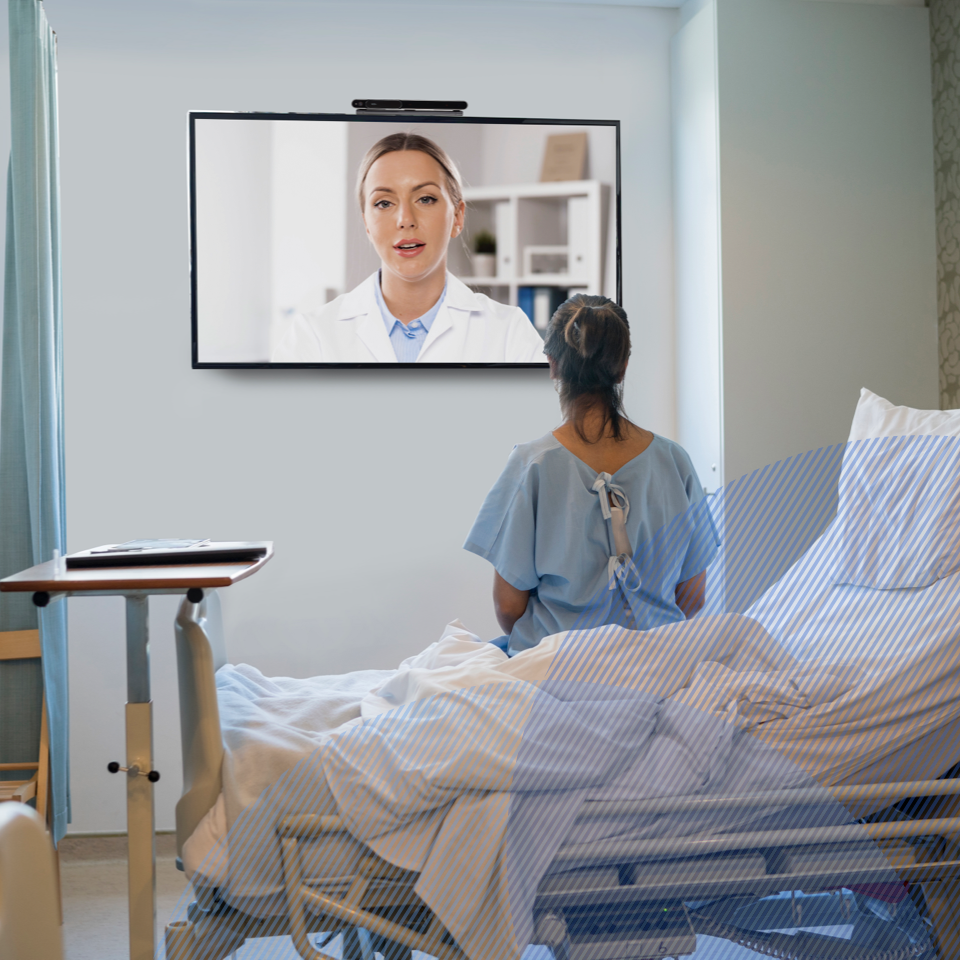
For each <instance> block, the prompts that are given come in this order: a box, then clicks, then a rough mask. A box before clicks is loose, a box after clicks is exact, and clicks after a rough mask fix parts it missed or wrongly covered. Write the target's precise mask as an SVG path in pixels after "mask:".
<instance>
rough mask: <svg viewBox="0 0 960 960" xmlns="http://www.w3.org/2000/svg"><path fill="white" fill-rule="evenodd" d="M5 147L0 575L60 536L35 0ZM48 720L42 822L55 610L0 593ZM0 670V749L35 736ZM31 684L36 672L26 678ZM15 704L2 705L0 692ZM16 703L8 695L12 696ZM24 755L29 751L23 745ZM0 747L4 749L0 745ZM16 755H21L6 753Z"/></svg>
mask: <svg viewBox="0 0 960 960" xmlns="http://www.w3.org/2000/svg"><path fill="white" fill-rule="evenodd" d="M9 13H10V107H11V152H10V167H9V171H8V175H7V224H6V257H5V267H4V269H5V276H4V298H3V355H2V367H0V577H5V576H9V575H10V574H12V573H16V572H17V571H18V570H22V569H24V568H25V567H30V566H32V565H33V564H35V563H40V562H42V561H44V560H50V559H51V558H52V557H53V555H54V550H59V551H60V552H61V554H62V553H64V551H65V546H66V512H65V509H64V464H63V350H62V333H61V314H60V186H59V156H58V146H57V62H56V38H55V36H54V33H53V31H52V30H51V29H50V26H49V24H48V23H47V18H46V15H45V13H44V10H43V5H42V4H41V3H40V2H38V0H9ZM38 613H39V627H40V640H41V646H42V650H43V675H42V681H43V688H44V690H45V692H46V695H47V709H48V715H49V723H50V756H51V767H52V770H51V785H50V786H51V791H50V802H51V805H52V817H51V820H52V827H53V836H54V839H55V840H59V839H60V838H61V837H62V836H63V835H64V833H65V832H66V827H67V823H68V821H69V816H70V813H69V811H70V794H69V766H68V740H67V737H68V711H67V611H66V603H65V602H63V601H61V602H59V603H53V604H51V605H50V606H48V607H46V608H44V609H43V610H41V611H38V610H37V609H36V608H35V607H33V605H32V603H31V600H30V595H29V594H19V595H17V594H0V630H27V629H31V628H34V627H36V626H37V625H38ZM9 666H10V667H11V669H12V670H16V671H18V673H17V675H16V676H13V675H12V673H9V672H8V673H7V675H6V677H0V698H4V699H6V701H7V702H6V703H4V702H3V700H0V717H2V718H3V721H2V722H3V726H2V728H0V751H3V752H6V753H9V752H12V751H20V750H22V749H24V744H25V743H29V742H31V741H32V743H34V744H35V743H36V742H37V735H38V733H37V727H36V725H35V723H31V717H30V714H31V710H30V709H29V707H30V704H29V703H27V702H26V701H27V700H28V699H29V696H30V687H31V678H30V676H29V673H28V671H27V669H26V668H27V667H30V666H32V665H30V664H28V663H26V662H23V661H20V662H18V661H12V662H11V663H10V664H9ZM33 683H34V684H36V680H34V681H33ZM11 699H14V700H17V701H22V703H21V704H19V705H21V706H22V707H23V709H22V710H9V709H7V707H9V706H11V704H10V702H9V701H10V700H11ZM14 705H18V704H14ZM34 756H36V754H34ZM4 759H6V758H5V757H4ZM12 759H14V760H20V759H25V758H24V757H22V756H17V757H15V758H12Z"/></svg>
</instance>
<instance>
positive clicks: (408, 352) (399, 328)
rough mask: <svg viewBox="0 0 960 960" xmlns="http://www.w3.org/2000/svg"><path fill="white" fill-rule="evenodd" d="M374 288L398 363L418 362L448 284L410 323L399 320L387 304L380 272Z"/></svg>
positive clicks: (445, 294)
mask: <svg viewBox="0 0 960 960" xmlns="http://www.w3.org/2000/svg"><path fill="white" fill-rule="evenodd" d="M374 290H375V291H376V294H377V306H378V307H380V315H381V316H382V317H383V324H384V326H385V327H386V328H387V336H388V337H389V338H390V343H391V344H393V352H394V353H395V354H396V357H397V363H416V362H417V357H419V356H420V351H421V350H422V349H423V341H424V340H426V339H427V334H428V333H429V332H430V328H431V327H432V326H433V321H434V320H436V319H437V314H438V313H439V312H440V307H442V306H443V301H444V299H445V297H446V296H447V286H446V284H444V286H443V293H441V294H440V299H439V300H438V301H437V302H436V303H435V304H434V305H433V306H432V307H431V308H430V309H429V310H428V311H427V312H426V313H425V314H424V315H423V316H422V317H418V318H417V319H416V320H411V321H410V322H409V323H403V322H401V321H400V320H398V319H397V318H396V317H395V316H394V315H393V314H392V313H391V312H390V308H389V307H388V306H387V303H386V301H385V300H384V299H383V291H382V290H381V289H380V274H379V273H378V274H377V282H376V283H375V284H374Z"/></svg>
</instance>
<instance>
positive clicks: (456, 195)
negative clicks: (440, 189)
mask: <svg viewBox="0 0 960 960" xmlns="http://www.w3.org/2000/svg"><path fill="white" fill-rule="evenodd" d="M403 150H417V151H419V152H420V153H425V154H426V155H427V156H428V157H432V158H433V159H434V160H436V161H437V163H438V164H440V169H441V170H443V177H444V180H446V187H447V192H448V193H449V194H450V199H451V200H452V201H453V205H454V207H459V206H460V204H461V203H462V202H463V183H462V182H461V180H460V171H459V170H458V169H457V165H456V164H455V163H454V162H453V161H452V160H451V159H450V157H449V156H448V155H447V151H446V150H444V149H443V147H441V146H440V145H439V144H437V143H434V142H433V141H432V140H431V139H430V138H429V137H422V136H420V134H419V133H391V134H388V135H387V136H386V137H383V138H382V139H381V140H378V141H377V142H376V143H375V144H374V145H373V146H372V147H371V148H370V149H369V150H368V151H367V152H366V153H365V154H364V157H363V159H362V160H361V161H360V168H359V169H358V170H357V200H358V201H359V203H360V210H361V212H362V211H363V201H364V197H363V185H364V183H366V180H367V174H368V173H369V172H370V168H371V167H372V166H373V165H374V164H375V163H376V162H377V161H378V160H379V159H380V158H381V157H382V156H384V155H386V154H388V153H397V152H399V151H403Z"/></svg>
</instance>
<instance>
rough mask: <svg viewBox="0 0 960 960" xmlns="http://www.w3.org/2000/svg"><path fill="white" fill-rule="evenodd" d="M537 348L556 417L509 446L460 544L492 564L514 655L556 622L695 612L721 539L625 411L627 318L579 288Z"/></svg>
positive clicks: (653, 618) (677, 452) (681, 473)
mask: <svg viewBox="0 0 960 960" xmlns="http://www.w3.org/2000/svg"><path fill="white" fill-rule="evenodd" d="M544 349H545V351H546V354H547V357H548V359H549V361H550V375H551V377H552V378H553V379H554V380H555V381H556V383H557V390H558V392H559V394H560V408H561V411H562V413H563V423H561V425H560V426H559V427H558V428H557V429H556V430H554V431H553V432H552V433H548V434H547V435H546V436H543V437H541V438H540V439H539V440H534V441H532V442H530V443H522V444H519V445H518V446H516V447H515V448H514V450H513V453H512V454H511V455H510V458H509V459H508V461H507V465H506V468H505V469H504V471H503V474H502V475H501V476H500V479H499V480H498V481H497V482H496V484H495V485H494V487H493V489H492V490H491V491H490V493H489V494H488V495H487V498H486V500H485V501H484V504H483V506H482V508H481V509H480V514H479V516H478V517H477V520H476V523H474V525H473V529H472V530H471V531H470V534H469V536H468V537H467V541H466V543H465V544H464V546H465V548H466V549H467V550H470V551H472V552H473V553H476V554H478V555H479V556H481V557H484V558H485V559H487V560H489V561H490V562H491V563H492V564H493V566H494V570H495V572H494V586H493V598H494V606H495V608H496V614H497V621H498V623H499V624H500V627H501V629H503V630H504V631H505V633H506V636H504V637H502V638H500V639H499V640H498V641H494V642H495V643H497V644H498V645H499V646H500V647H501V649H504V650H506V651H507V652H508V653H509V654H510V655H511V656H512V655H514V654H516V653H519V652H520V651H521V650H526V649H528V648H530V647H533V646H536V645H537V644H538V643H539V642H540V641H541V640H542V639H543V638H544V637H547V636H550V635H552V634H555V633H558V632H560V631H562V630H570V629H573V628H577V627H585V626H596V625H599V624H609V623H615V624H620V625H622V626H626V627H629V628H631V629H634V630H647V629H650V628H652V627H657V626H660V625H662V624H666V623H672V622H675V621H679V620H682V619H683V618H684V617H688V618H689V617H692V616H693V615H694V614H695V613H697V612H698V611H699V610H700V608H701V607H702V606H703V602H704V593H705V589H706V568H707V567H708V566H709V564H710V562H711V561H712V560H713V558H714V556H715V555H716V552H717V545H718V538H717V533H716V529H715V528H714V525H713V521H712V519H711V517H710V511H709V509H708V508H707V504H706V501H705V500H704V496H703V488H702V487H701V485H700V481H699V479H698V478H697V473H696V470H694V468H693V464H692V463H691V462H690V457H689V456H688V455H687V453H686V451H685V450H683V448H682V447H680V446H679V445H678V444H676V443H674V442H673V441H671V440H668V439H666V438H665V437H660V436H657V435H655V434H653V433H651V432H650V431H649V430H645V429H643V428H642V427H638V426H637V425H636V424H634V423H631V422H630V421H629V420H628V419H627V418H626V416H625V415H624V411H623V378H624V374H625V373H626V369H627V360H628V359H629V357H630V327H629V324H628V322H627V315H626V313H624V311H623V310H622V309H621V308H620V307H618V306H617V305H616V304H615V303H613V302H612V301H611V300H608V299H607V298H606V297H598V296H587V295H585V294H577V295H576V296H575V297H572V298H571V299H569V300H568V301H567V302H566V303H564V304H562V305H561V306H560V308H559V309H558V310H557V312H556V313H555V314H554V315H553V318H552V319H551V321H550V325H549V327H548V329H547V334H546V343H545V345H544Z"/></svg>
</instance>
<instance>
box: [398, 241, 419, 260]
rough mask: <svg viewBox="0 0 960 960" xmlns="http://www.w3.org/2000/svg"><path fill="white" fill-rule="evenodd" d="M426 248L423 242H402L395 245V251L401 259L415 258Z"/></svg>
mask: <svg viewBox="0 0 960 960" xmlns="http://www.w3.org/2000/svg"><path fill="white" fill-rule="evenodd" d="M425 246H426V244H425V243H423V242H422V241H421V240H401V241H400V242H399V243H395V244H394V245H393V249H394V250H396V251H397V253H399V254H400V256H401V257H415V256H416V255H417V254H418V253H419V252H420V251H421V250H422V249H423V248H424V247H425Z"/></svg>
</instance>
